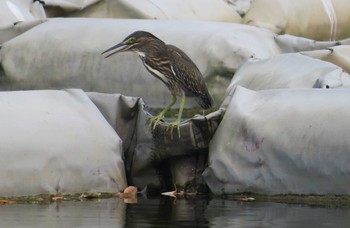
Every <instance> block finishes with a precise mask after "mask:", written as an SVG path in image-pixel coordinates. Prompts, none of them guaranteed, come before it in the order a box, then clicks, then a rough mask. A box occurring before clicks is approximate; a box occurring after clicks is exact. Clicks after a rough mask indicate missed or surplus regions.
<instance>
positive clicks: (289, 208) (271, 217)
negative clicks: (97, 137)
mask: <svg viewBox="0 0 350 228" xmlns="http://www.w3.org/2000/svg"><path fill="white" fill-rule="evenodd" d="M0 227H50V228H51V227H86V228H90V227H137V228H139V227H163V228H166V227H218V228H222V227H252V228H253V227H279V228H287V227H293V228H294V227H311V228H312V227H317V228H320V227H337V228H338V227H340V228H341V227H350V209H331V208H322V207H310V206H305V205H292V204H281V203H269V202H238V201H231V200H222V199H213V200H210V201H206V200H185V199H179V200H176V201H174V199H173V198H166V197H159V198H153V199H143V198H139V202H138V203H137V204H125V203H124V202H123V200H121V199H118V198H112V199H104V200H99V201H84V202H74V201H69V202H68V201H63V202H57V203H52V204H50V205H36V204H11V205H1V206H0Z"/></svg>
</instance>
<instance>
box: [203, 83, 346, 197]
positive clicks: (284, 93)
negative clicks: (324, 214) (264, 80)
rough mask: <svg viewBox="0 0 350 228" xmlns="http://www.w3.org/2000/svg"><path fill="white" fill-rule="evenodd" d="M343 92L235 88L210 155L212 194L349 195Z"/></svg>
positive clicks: (207, 173)
mask: <svg viewBox="0 0 350 228" xmlns="http://www.w3.org/2000/svg"><path fill="white" fill-rule="evenodd" d="M347 97H350V90H349V89H335V90H321V89H280V90H262V91H257V92H255V91H251V90H248V89H245V88H243V87H237V89H236V91H235V93H234V96H233V97H232V100H231V102H230V104H229V106H228V108H227V111H226V114H225V116H224V118H223V120H222V122H221V124H220V125H219V127H218V129H217V131H216V133H215V135H214V138H213V140H212V141H211V143H210V148H209V167H208V168H207V169H206V171H205V172H204V174H203V175H204V178H205V180H206V182H207V184H208V185H209V187H210V189H211V190H212V191H213V192H214V193H215V194H221V193H239V192H254V193H263V194H350V189H349V182H350V166H349V161H350V153H349V151H350V141H349V138H348V129H350V121H348V120H349V118H350V105H349V101H348V99H344V98H347Z"/></svg>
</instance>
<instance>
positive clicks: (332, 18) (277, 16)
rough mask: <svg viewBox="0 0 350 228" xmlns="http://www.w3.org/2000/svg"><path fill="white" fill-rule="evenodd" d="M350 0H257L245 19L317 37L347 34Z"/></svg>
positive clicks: (248, 21)
mask: <svg viewBox="0 0 350 228" xmlns="http://www.w3.org/2000/svg"><path fill="white" fill-rule="evenodd" d="M349 7H350V2H349V1H348V0H337V1H332V0H294V1H284V0H255V1H253V3H252V5H251V8H250V9H249V11H248V13H247V14H246V15H245V17H244V23H246V24H250V25H254V26H258V27H263V28H267V29H270V30H271V31H273V32H275V33H277V34H281V33H283V34H284V33H285V34H292V35H296V36H301V37H306V38H311V39H315V40H338V39H344V38H348V37H349V35H350V33H349V29H347V28H348V24H349V22H350V17H349V14H348V11H349Z"/></svg>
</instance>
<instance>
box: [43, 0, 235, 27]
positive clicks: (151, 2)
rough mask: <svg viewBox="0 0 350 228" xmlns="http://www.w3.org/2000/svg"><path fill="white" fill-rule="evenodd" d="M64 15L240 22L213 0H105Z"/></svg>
mask: <svg viewBox="0 0 350 228" xmlns="http://www.w3.org/2000/svg"><path fill="white" fill-rule="evenodd" d="M213 9H215V10H213ZM48 14H50V16H57V13H56V15H53V14H52V10H50V12H48ZM66 16H68V17H94V18H96V17H99V18H134V19H136V18H137V19H166V20H203V21H221V22H235V23H240V22H241V21H242V18H241V17H240V16H239V15H238V13H237V12H236V11H235V9H234V8H233V7H232V6H231V5H230V4H228V3H226V2H225V1H216V0H118V1H115V0H105V1H99V2H98V3H97V4H94V5H92V6H90V7H87V8H78V9H76V10H75V12H72V13H70V14H66Z"/></svg>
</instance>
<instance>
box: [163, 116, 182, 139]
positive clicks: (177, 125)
mask: <svg viewBox="0 0 350 228" xmlns="http://www.w3.org/2000/svg"><path fill="white" fill-rule="evenodd" d="M174 128H176V129H177V135H178V137H179V138H180V137H181V135H180V120H179V119H177V120H176V121H175V122H172V123H169V125H168V127H167V128H166V130H167V131H170V137H171V139H173V131H174Z"/></svg>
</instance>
